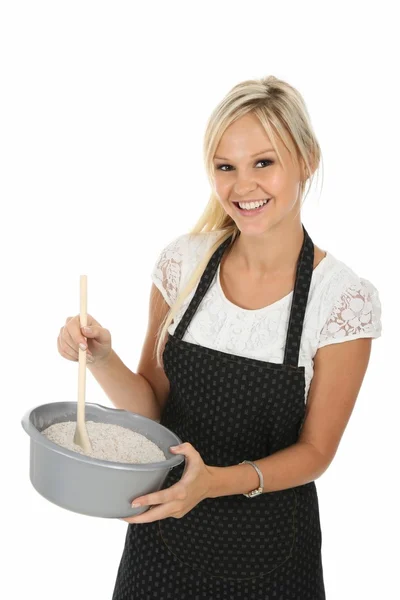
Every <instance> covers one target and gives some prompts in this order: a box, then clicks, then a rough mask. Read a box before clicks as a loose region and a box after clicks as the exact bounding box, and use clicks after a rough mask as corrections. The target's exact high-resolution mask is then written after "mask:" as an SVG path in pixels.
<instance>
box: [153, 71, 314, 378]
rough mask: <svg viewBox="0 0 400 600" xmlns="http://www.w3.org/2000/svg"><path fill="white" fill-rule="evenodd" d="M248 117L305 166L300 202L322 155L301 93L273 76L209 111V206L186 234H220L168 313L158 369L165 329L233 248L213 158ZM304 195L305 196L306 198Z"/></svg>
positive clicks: (237, 89)
mask: <svg viewBox="0 0 400 600" xmlns="http://www.w3.org/2000/svg"><path fill="white" fill-rule="evenodd" d="M248 113H252V114H253V115H255V116H256V117H257V118H258V119H259V121H260V123H261V125H262V126H263V127H264V129H265V131H266V133H267V135H268V137H269V139H270V140H271V143H272V146H273V148H274V150H275V152H276V153H277V155H278V159H279V162H280V164H281V165H283V162H282V158H281V156H280V154H279V151H278V148H277V145H276V139H275V135H278V136H279V138H280V140H281V141H282V143H283V144H284V145H285V146H286V147H287V148H288V151H289V153H290V155H291V157H292V159H293V158H295V160H297V161H300V162H301V161H303V164H304V165H305V167H304V169H305V172H306V174H307V175H308V177H307V178H304V179H302V180H301V182H300V193H299V195H300V198H302V196H303V193H304V189H305V186H306V182H307V181H309V182H310V183H309V188H308V190H307V194H308V192H309V190H310V188H311V185H312V182H313V179H314V172H315V171H316V169H317V167H318V166H319V162H320V160H321V150H320V147H319V144H318V141H317V139H316V136H315V133H314V130H313V127H312V124H311V120H310V116H309V114H308V110H307V107H306V105H305V102H304V100H303V97H302V96H301V94H300V93H299V92H298V91H297V90H296V89H295V88H294V87H292V86H291V85H289V84H288V83H286V82H285V81H282V80H281V79H278V78H276V77H274V76H272V75H271V76H269V77H264V78H262V79H259V80H257V79H251V80H247V81H243V82H242V83H239V84H237V85H235V86H234V87H233V88H232V89H231V90H230V91H229V92H228V94H227V95H226V96H225V98H223V100H222V101H221V102H220V104H219V105H218V106H217V107H216V108H215V109H214V111H213V112H212V114H211V116H210V118H209V120H208V122H207V126H206V131H205V135H204V143H203V158H204V163H205V168H206V172H207V176H208V179H209V182H210V185H211V188H212V192H211V195H210V198H209V201H208V204H207V206H206V208H205V210H204V212H203V214H202V215H201V217H200V219H199V220H198V221H197V223H196V224H195V226H194V227H193V229H192V230H191V231H190V232H189V233H190V234H197V233H202V232H211V231H219V232H221V235H220V236H217V239H216V241H215V242H214V243H213V244H212V246H211V247H210V248H209V250H208V252H206V254H205V256H204V257H203V259H202V260H201V261H200V263H199V264H198V265H197V267H196V268H195V270H194V272H193V273H192V275H191V277H190V279H189V281H188V283H187V285H186V287H185V288H184V289H183V290H182V292H181V293H180V294H179V295H178V297H177V299H176V301H175V302H174V304H173V305H172V306H171V307H170V310H169V311H168V313H167V314H166V316H165V318H164V320H163V322H162V323H161V325H160V328H159V331H158V333H157V344H156V355H157V364H158V366H160V367H161V366H162V351H163V346H164V341H165V338H166V335H167V330H168V327H169V326H170V324H171V323H172V321H173V319H174V318H175V316H176V315H177V313H178V311H179V309H180V308H181V306H182V304H183V302H184V300H185V298H186V297H187V296H188V295H189V294H190V292H191V291H192V289H193V288H194V286H195V285H196V284H197V283H198V281H199V280H200V278H201V276H202V274H203V272H204V270H205V268H206V265H207V263H208V262H209V260H210V258H211V256H212V254H213V253H214V252H215V250H216V249H217V248H218V247H219V246H220V245H221V244H222V243H223V242H224V241H225V240H226V239H227V238H228V237H230V236H231V235H232V240H231V244H233V242H234V241H235V239H236V237H237V236H238V234H239V233H240V231H239V229H238V227H237V225H236V223H235V222H234V220H233V219H232V218H231V217H230V216H229V215H228V214H227V213H226V212H225V211H224V209H223V208H222V206H221V204H220V202H219V199H218V196H217V194H216V191H215V187H214V173H215V171H214V163H213V158H214V154H215V152H216V149H217V147H218V144H219V142H220V140H221V137H222V135H223V134H224V131H225V130H226V129H227V127H229V125H231V123H233V122H234V121H236V120H237V119H239V118H241V117H243V116H244V115H246V114H248ZM307 194H306V196H307Z"/></svg>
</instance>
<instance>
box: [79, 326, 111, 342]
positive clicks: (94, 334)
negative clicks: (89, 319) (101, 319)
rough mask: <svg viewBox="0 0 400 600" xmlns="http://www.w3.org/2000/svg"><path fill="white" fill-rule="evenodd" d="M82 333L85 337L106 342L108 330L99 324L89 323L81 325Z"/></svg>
mask: <svg viewBox="0 0 400 600" xmlns="http://www.w3.org/2000/svg"><path fill="white" fill-rule="evenodd" d="M81 331H82V334H83V335H84V336H85V337H87V338H96V339H97V340H98V341H99V342H106V341H107V340H108V337H109V336H108V335H107V333H108V331H107V330H106V329H103V327H100V326H99V325H90V326H86V327H81Z"/></svg>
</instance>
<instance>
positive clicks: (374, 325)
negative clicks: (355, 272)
mask: <svg viewBox="0 0 400 600" xmlns="http://www.w3.org/2000/svg"><path fill="white" fill-rule="evenodd" d="M381 330H382V325H381V303H380V300H379V294H378V291H377V289H376V288H375V287H374V286H373V285H372V283H371V282H370V281H368V280H367V279H359V280H358V281H356V282H354V283H352V284H351V285H347V286H346V287H345V289H344V290H343V289H342V290H341V293H340V294H339V295H338V297H337V298H336V300H335V302H334V305H333V308H332V310H331V313H330V315H329V317H328V320H327V321H326V322H325V324H324V326H323V328H322V330H321V333H320V341H319V344H318V348H322V347H323V346H327V345H328V344H336V343H338V342H342V341H347V340H354V339H358V338H365V337H372V338H377V337H379V336H380V335H381Z"/></svg>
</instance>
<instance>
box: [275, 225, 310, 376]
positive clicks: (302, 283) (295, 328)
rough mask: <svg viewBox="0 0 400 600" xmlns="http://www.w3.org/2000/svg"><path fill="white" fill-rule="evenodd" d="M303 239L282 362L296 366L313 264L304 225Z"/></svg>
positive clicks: (308, 238) (308, 237)
mask: <svg viewBox="0 0 400 600" xmlns="http://www.w3.org/2000/svg"><path fill="white" fill-rule="evenodd" d="M302 227H303V231H304V240H303V245H302V247H301V250H300V254H299V259H298V261H297V270H296V279H295V284H294V289H293V296H292V305H291V309H290V316H289V323H288V329H287V336H286V345H285V356H284V360H283V363H284V364H285V365H288V366H290V367H294V368H297V367H298V364H299V353H300V342H301V335H302V332H303V323H304V315H305V312H306V308H307V301H308V292H309V289H310V285H311V278H312V274H313V266H314V244H313V241H312V239H311V238H310V236H309V235H308V233H307V231H306V229H305V227H304V225H303V226H302Z"/></svg>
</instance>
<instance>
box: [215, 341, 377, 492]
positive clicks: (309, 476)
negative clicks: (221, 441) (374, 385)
mask: <svg viewBox="0 0 400 600" xmlns="http://www.w3.org/2000/svg"><path fill="white" fill-rule="evenodd" d="M371 342H372V340H371V338H361V339H357V340H352V341H347V342H341V343H338V344H330V345H328V346H324V347H323V348H320V349H319V350H318V351H317V353H316V355H315V358H314V376H313V379H312V381H311V385H310V390H309V394H308V399H307V406H306V416H305V421H304V423H303V427H302V430H301V432H300V436H299V439H298V441H297V442H296V443H295V444H293V445H292V446H289V447H288V448H285V449H283V450H279V451H278V452H274V453H273V454H271V455H270V456H267V457H265V458H262V459H260V460H257V461H253V462H256V464H257V466H258V467H259V468H260V470H261V472H262V474H263V476H264V492H274V491H277V490H284V489H288V488H291V487H296V486H299V485H304V484H306V483H309V482H311V481H314V480H315V479H317V478H318V477H320V476H321V475H322V474H323V473H324V472H325V471H326V469H327V468H328V466H329V465H330V463H331V462H332V460H333V457H334V456H335V454H336V451H337V449H338V446H339V443H340V440H341V438H342V435H343V433H344V430H345V428H346V425H347V423H348V421H349V419H350V416H351V413H352V411H353V408H354V405H355V402H356V399H357V396H358V393H359V391H360V388H361V384H362V382H363V379H364V375H365V373H366V370H367V366H368V362H369V357H370V353H371ZM207 468H208V469H209V470H210V471H211V475H212V477H211V480H212V481H211V487H210V492H209V494H208V496H209V497H210V498H217V497H218V496H229V495H232V494H243V493H248V492H250V491H251V490H254V489H255V488H257V487H258V486H259V479H258V475H257V473H256V471H255V469H254V468H253V467H252V466H251V465H248V464H244V465H234V466H231V467H210V466H208V467H207Z"/></svg>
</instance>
